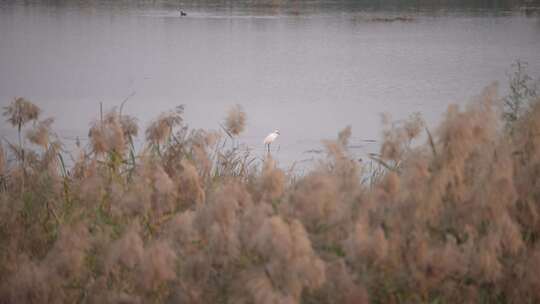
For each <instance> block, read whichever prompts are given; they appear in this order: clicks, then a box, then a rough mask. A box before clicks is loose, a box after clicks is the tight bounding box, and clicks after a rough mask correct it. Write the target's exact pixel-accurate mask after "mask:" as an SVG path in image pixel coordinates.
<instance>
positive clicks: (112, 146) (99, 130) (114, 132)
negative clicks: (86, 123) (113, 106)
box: [88, 111, 126, 155]
mask: <svg viewBox="0 0 540 304" xmlns="http://www.w3.org/2000/svg"><path fill="white" fill-rule="evenodd" d="M124 134H125V131H124V129H123V127H122V123H121V120H120V117H119V116H118V114H117V113H116V111H111V112H109V113H107V114H106V115H105V117H104V119H103V120H102V121H95V122H94V123H93V124H92V126H91V127H90V131H89V132H88V137H89V138H90V143H91V147H92V151H93V152H94V153H95V154H97V155H101V154H104V153H109V152H116V153H119V154H122V153H123V152H124V150H125V148H126V138H125V137H124Z"/></svg>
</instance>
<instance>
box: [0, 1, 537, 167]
mask: <svg viewBox="0 0 540 304" xmlns="http://www.w3.org/2000/svg"><path fill="white" fill-rule="evenodd" d="M454 2H455V3H454ZM454 2H453V1H448V3H447V5H445V6H442V7H441V6H433V5H424V6H421V5H420V6H419V5H418V4H417V2H416V1H317V0H313V1H210V0H209V1H127V0H123V1H98V0H94V1H69V0H64V1H2V2H0V105H2V106H4V105H7V104H8V103H9V102H10V101H11V100H13V98H14V97H15V96H24V97H26V98H28V99H30V100H31V101H33V102H35V103H36V104H38V105H39V106H40V107H41V108H42V109H43V110H44V115H45V116H53V117H55V119H56V121H55V124H54V129H55V130H56V131H57V133H58V134H59V135H60V136H61V137H63V138H64V139H65V140H66V141H70V140H74V139H75V138H76V137H79V138H80V139H81V141H83V142H84V140H85V139H87V130H88V127H89V124H90V122H91V121H92V120H95V119H97V118H98V115H99V104H100V103H103V105H104V107H105V109H110V108H112V107H114V106H119V105H120V103H121V102H122V101H123V100H124V99H126V97H128V96H131V97H129V99H128V101H127V102H126V104H125V106H124V113H126V114H130V115H133V116H135V117H137V118H138V119H139V125H140V127H141V128H142V129H143V130H144V128H145V127H146V126H147V125H148V124H149V122H150V121H151V119H153V118H155V117H157V116H158V115H159V114H160V113H161V112H164V111H167V110H169V109H173V108H174V107H175V106H176V105H180V104H183V105H185V119H186V121H187V123H188V124H189V125H190V126H191V127H194V128H205V129H216V130H217V129H219V128H220V126H219V124H220V123H222V122H223V119H224V117H225V116H226V112H227V110H228V109H229V108H230V107H231V106H232V105H235V104H240V105H242V106H243V108H244V110H245V111H246V113H247V116H248V120H247V129H246V131H245V133H243V134H242V136H241V137H240V139H239V141H240V142H242V143H244V144H245V145H247V146H249V147H251V148H252V149H253V153H254V155H260V156H262V155H263V154H264V147H263V144H262V140H263V139H264V137H265V136H266V135H267V134H268V133H269V132H271V131H273V130H274V129H276V128H278V129H279V130H280V132H281V136H280V138H279V139H278V140H277V141H276V143H275V144H274V145H273V147H272V149H273V152H272V153H273V155H274V156H275V157H277V159H278V160H279V161H280V163H281V165H282V166H284V167H287V166H291V165H292V164H293V163H295V162H303V161H307V162H309V161H310V160H312V159H313V158H316V157H318V156H317V155H316V154H314V153H311V152H310V151H314V150H315V151H317V150H319V149H320V147H321V144H320V141H321V140H322V139H328V138H334V137H335V136H336V134H337V132H338V131H339V130H340V129H342V128H343V127H345V126H347V125H351V126H352V130H353V138H352V143H351V146H352V149H353V150H355V151H356V152H355V153H358V154H359V155H362V154H366V153H370V152H376V150H377V147H378V144H377V140H379V139H380V136H381V131H382V128H381V114H382V113H386V114H388V115H390V117H391V118H392V119H396V120H399V119H404V118H406V117H408V116H409V115H411V114H413V113H416V112H420V113H421V115H422V116H423V117H424V119H425V120H426V121H427V122H428V124H429V125H430V126H435V125H436V124H437V122H439V121H440V120H441V119H442V115H443V113H444V111H445V110H446V108H447V106H448V105H449V104H452V103H459V104H465V103H467V101H468V100H470V99H471V98H472V97H474V96H475V95H478V94H479V93H480V92H481V90H482V89H483V88H484V87H486V86H487V85H489V84H490V83H492V82H494V81H498V82H499V87H500V90H499V91H500V94H501V95H504V94H505V93H506V90H507V89H506V85H507V77H508V76H507V74H508V72H509V70H510V66H511V64H512V63H514V62H515V61H516V60H517V59H519V60H522V61H526V62H528V68H529V72H530V74H532V75H537V76H540V18H539V17H538V14H535V13H532V14H530V12H529V11H527V12H524V11H523V9H520V7H519V6H517V5H514V4H513V3H511V2H509V1H502V2H497V1H494V2H493V3H495V4H497V5H490V6H486V5H485V1H454ZM500 3H503V4H504V5H502V4H500ZM180 9H181V10H184V11H185V12H186V13H187V16H184V17H180V13H179V10H180ZM395 17H407V20H405V21H404V20H393V19H392V18H395ZM385 18H386V19H385ZM10 132H12V131H10V128H9V126H8V125H7V123H5V121H4V120H3V119H2V121H1V122H0V135H2V136H3V137H9V136H10V135H9V134H10ZM141 133H142V134H143V133H144V132H141ZM140 137H141V138H142V137H143V135H141V136H140Z"/></svg>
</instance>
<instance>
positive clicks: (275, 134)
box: [264, 129, 279, 153]
mask: <svg viewBox="0 0 540 304" xmlns="http://www.w3.org/2000/svg"><path fill="white" fill-rule="evenodd" d="M278 136H279V130H278V129H275V130H274V132H272V133H270V134H268V136H266V138H265V139H264V145H267V146H268V153H270V144H271V143H272V142H273V141H274V140H276V138H277V137H278Z"/></svg>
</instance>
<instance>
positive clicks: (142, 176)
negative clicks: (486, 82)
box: [0, 62, 540, 304]
mask: <svg viewBox="0 0 540 304" xmlns="http://www.w3.org/2000/svg"><path fill="white" fill-rule="evenodd" d="M509 83H510V94H509V95H508V96H506V97H504V98H499V97H498V96H497V86H496V85H492V86H490V87H488V88H486V89H485V90H484V92H482V94H480V95H479V96H478V97H477V98H475V100H474V101H472V102H471V103H470V104H468V105H467V106H466V107H465V108H463V109H460V108H459V107H458V106H456V105H451V106H449V107H448V110H447V112H446V115H445V116H444V118H443V119H442V121H441V123H440V125H439V126H438V128H436V129H433V130H429V129H427V128H426V126H425V124H424V123H423V121H422V119H421V117H420V116H418V115H414V116H412V117H411V118H410V119H409V120H406V121H403V122H400V123H395V122H390V121H388V122H385V124H384V126H383V138H382V145H381V149H380V153H379V154H377V155H374V156H373V158H372V162H371V163H370V164H367V163H360V162H358V161H357V160H355V159H354V158H352V157H351V154H350V153H349V151H348V149H347V146H348V143H349V139H350V137H351V134H352V132H353V130H352V129H351V128H350V127H347V128H345V129H343V130H342V131H341V132H339V133H338V135H337V137H336V138H335V139H332V140H326V141H324V146H325V152H326V158H325V159H323V160H321V161H320V162H319V163H317V164H316V165H314V166H313V168H312V169H311V170H310V171H309V172H307V173H306V174H304V175H302V176H299V175H296V174H294V173H293V172H287V171H284V170H282V169H280V168H279V167H278V166H277V164H276V161H275V160H274V159H273V158H272V155H271V153H269V154H267V155H266V156H265V158H264V159H262V160H259V159H256V158H254V157H253V156H252V155H251V154H250V153H249V151H248V150H246V149H243V148H242V145H241V144H240V143H239V142H238V140H237V136H238V135H239V134H241V133H242V132H243V131H244V130H245V126H246V121H247V120H248V119H249V117H248V116H247V114H246V113H245V112H244V111H243V109H242V107H241V106H235V107H233V108H231V110H230V111H229V112H228V113H226V114H225V115H224V116H225V117H224V120H223V122H222V128H223V129H222V130H221V131H206V130H192V129H190V128H189V127H188V126H187V125H186V124H185V122H184V120H183V112H184V108H183V107H177V108H175V109H173V110H172V111H169V112H166V113H163V114H162V115H161V116H159V117H158V118H156V119H155V120H154V121H153V122H152V124H151V125H150V126H149V127H148V128H147V129H146V130H145V132H144V137H145V139H146V145H145V147H144V149H142V150H140V151H136V149H135V148H134V146H133V138H134V137H135V136H136V135H137V134H138V133H139V131H140V130H139V128H138V126H137V123H136V120H135V119H134V118H133V117H130V116H128V115H124V114H122V111H121V109H118V110H113V111H110V112H108V113H103V115H102V116H101V117H98V118H96V120H95V121H94V122H93V123H92V126H91V128H90V131H89V139H90V140H89V142H90V143H89V146H88V147H82V146H79V149H78V151H77V152H76V154H75V155H73V158H74V163H73V165H71V166H66V165H65V161H64V159H63V157H64V156H63V155H62V153H61V151H62V143H61V141H60V140H59V139H58V138H57V137H56V136H55V134H54V132H53V128H52V126H53V120H52V119H43V118H42V115H43V114H42V111H41V109H40V108H39V107H38V106H36V105H35V104H33V103H32V102H30V101H29V100H26V99H24V98H16V99H14V100H13V101H12V102H11V103H10V104H9V105H8V106H6V107H5V108H4V113H3V114H4V117H5V119H6V120H7V121H8V123H9V124H10V125H12V126H13V127H14V128H15V129H16V130H17V134H18V137H17V140H16V142H8V141H6V140H3V142H2V144H1V145H0V303H171V302H172V303H176V302H180V303H246V304H247V303H310V304H316V303H351V304H352V303H411V302H415V303H416V302H422V303H464V302H473V303H535V302H539V301H540V292H539V291H540V273H539V272H538V271H536V270H537V269H538V267H539V266H540V188H539V187H538V185H540V136H539V134H540V98H539V96H538V82H537V81H536V80H534V79H533V78H532V77H531V76H529V75H528V74H527V70H526V64H524V63H522V62H517V63H516V64H515V65H514V66H513V69H512V72H511V73H510V74H509ZM421 136H424V137H425V138H426V141H425V142H419V138H420V137H421ZM7 155H10V156H12V158H11V159H10V160H7V157H6V156H7Z"/></svg>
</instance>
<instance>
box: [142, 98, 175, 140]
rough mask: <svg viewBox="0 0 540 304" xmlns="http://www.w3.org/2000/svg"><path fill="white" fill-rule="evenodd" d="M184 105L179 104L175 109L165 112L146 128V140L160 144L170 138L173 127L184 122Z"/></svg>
mask: <svg viewBox="0 0 540 304" xmlns="http://www.w3.org/2000/svg"><path fill="white" fill-rule="evenodd" d="M183 113H184V107H183V106H178V107H176V109H175V110H174V111H170V112H168V113H163V114H161V115H160V116H159V118H158V119H157V120H155V121H154V122H152V123H151V124H150V126H149V127H148V128H147V129H146V140H147V141H148V142H150V143H151V144H153V145H157V146H159V145H160V144H163V143H165V142H166V141H167V140H169V137H170V136H171V134H172V132H173V128H174V127H176V126H179V125H181V124H182V122H183V120H184V119H183V118H182V115H183Z"/></svg>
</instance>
